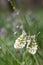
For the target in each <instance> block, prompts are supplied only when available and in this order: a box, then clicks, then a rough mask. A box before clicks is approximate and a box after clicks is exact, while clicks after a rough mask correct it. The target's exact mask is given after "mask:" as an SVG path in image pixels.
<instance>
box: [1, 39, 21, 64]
mask: <svg viewBox="0 0 43 65" xmlns="http://www.w3.org/2000/svg"><path fill="white" fill-rule="evenodd" d="M0 41H1V42H2V44H3V46H4V47H5V48H6V49H7V50H8V52H9V53H10V54H11V56H12V57H13V59H14V61H16V62H17V63H18V64H19V65H21V62H19V61H18V59H17V58H16V57H15V56H14V55H13V54H12V52H11V51H10V49H9V48H7V46H6V45H5V44H4V41H3V40H2V39H0Z"/></svg>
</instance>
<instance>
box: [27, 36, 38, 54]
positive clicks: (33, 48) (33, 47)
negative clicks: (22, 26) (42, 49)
mask: <svg viewBox="0 0 43 65" xmlns="http://www.w3.org/2000/svg"><path fill="white" fill-rule="evenodd" d="M26 48H27V51H28V52H29V53H31V54H35V53H36V52H37V48H38V45H37V43H36V40H35V35H34V36H30V39H29V40H28V42H27V47H26Z"/></svg>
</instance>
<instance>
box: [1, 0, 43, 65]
mask: <svg viewBox="0 0 43 65" xmlns="http://www.w3.org/2000/svg"><path fill="white" fill-rule="evenodd" d="M27 22H28V24H29V28H28V24H27ZM22 26H23V28H22ZM35 26H36V28H35ZM23 29H25V31H26V33H30V34H32V35H33V34H36V35H37V34H38V33H39V32H40V34H39V35H38V36H37V40H36V41H37V43H38V46H39V48H38V52H37V53H36V54H35V55H31V54H26V56H25V57H23V51H19V50H15V49H14V42H15V40H16V39H17V38H18V36H20V35H21V33H22V30H23ZM28 31H29V32H28ZM23 58H24V59H23ZM0 65H43V0H36V1H35V0H31V1H30V0H26V1H25V0H22V1H21V0H15V1H14V0H0Z"/></svg>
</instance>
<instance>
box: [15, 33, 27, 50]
mask: <svg viewBox="0 0 43 65" xmlns="http://www.w3.org/2000/svg"><path fill="white" fill-rule="evenodd" d="M25 45H26V33H22V35H20V37H18V38H17V39H16V41H15V43H14V48H18V49H19V48H24V47H25Z"/></svg>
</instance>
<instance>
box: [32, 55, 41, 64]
mask: <svg viewBox="0 0 43 65" xmlns="http://www.w3.org/2000/svg"><path fill="white" fill-rule="evenodd" d="M33 57H34V60H35V61H36V64H37V65H40V64H39V62H38V59H37V57H36V56H35V55H33Z"/></svg>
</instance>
